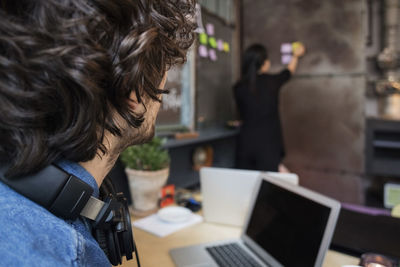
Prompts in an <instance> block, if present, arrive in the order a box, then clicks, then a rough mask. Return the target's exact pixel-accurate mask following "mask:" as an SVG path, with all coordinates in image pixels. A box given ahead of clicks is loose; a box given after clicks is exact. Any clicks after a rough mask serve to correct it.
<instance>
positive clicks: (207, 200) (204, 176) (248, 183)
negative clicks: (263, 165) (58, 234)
mask: <svg viewBox="0 0 400 267" xmlns="http://www.w3.org/2000/svg"><path fill="white" fill-rule="evenodd" d="M260 174H261V172H260V171H250V170H239V169H228V168H215V167H204V168H201V170H200V186H201V195H202V198H203V200H202V207H203V216H204V220H205V221H206V222H212V223H221V224H228V225H234V226H239V227H241V226H243V224H244V221H245V219H246V214H247V211H248V209H249V204H250V199H251V196H252V193H253V191H254V189H255V188H254V187H255V185H256V183H257V181H258V178H259V176H260ZM267 174H268V175H269V176H271V177H273V178H275V179H281V180H284V181H287V182H290V183H293V184H296V185H297V184H298V183H299V178H298V176H297V175H296V174H294V173H276V172H267Z"/></svg>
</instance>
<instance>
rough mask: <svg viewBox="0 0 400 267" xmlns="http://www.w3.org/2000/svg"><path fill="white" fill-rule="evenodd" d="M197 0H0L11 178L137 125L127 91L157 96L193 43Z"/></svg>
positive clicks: (1, 148) (89, 153)
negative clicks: (118, 119) (123, 126)
mask: <svg viewBox="0 0 400 267" xmlns="http://www.w3.org/2000/svg"><path fill="white" fill-rule="evenodd" d="M194 1H195V0H35V1H32V0H18V1H14V0H0V138H1V143H0V161H2V162H7V163H8V164H10V169H9V171H8V175H9V176H16V175H21V174H29V173H32V172H35V171H37V170H39V169H41V168H43V167H44V166H46V165H48V164H50V163H52V162H54V161H56V160H58V159H60V158H65V159H68V160H72V161H75V162H84V161H88V160H91V159H93V158H94V157H95V155H96V153H97V152H98V151H99V150H100V151H101V152H102V153H107V150H106V148H105V147H104V145H103V139H104V132H105V131H106V130H107V131H109V132H110V133H111V134H113V135H117V136H118V135H121V129H120V128H119V127H118V125H117V123H116V121H115V118H114V117H115V116H113V113H114V112H115V111H116V112H118V113H119V115H120V116H121V117H122V118H123V119H125V120H126V121H127V122H128V124H129V125H130V126H133V127H136V128H137V127H139V126H140V125H141V123H142V122H143V116H142V115H140V114H134V113H132V111H130V110H129V106H128V101H127V99H129V96H130V95H131V93H132V92H135V94H136V96H137V98H138V100H139V101H142V100H143V98H148V99H153V100H154V101H159V100H158V99H159V97H158V96H159V94H160V93H162V90H160V89H159V88H158V85H159V84H160V81H161V80H162V77H163V75H164V73H165V71H166V70H168V68H170V67H171V66H173V65H175V64H180V63H183V62H184V61H185V60H186V52H187V50H188V49H189V47H190V46H191V45H192V43H193V40H194V33H193V30H194V28H195V23H194V20H193V18H194V10H195V7H194V5H195V3H194Z"/></svg>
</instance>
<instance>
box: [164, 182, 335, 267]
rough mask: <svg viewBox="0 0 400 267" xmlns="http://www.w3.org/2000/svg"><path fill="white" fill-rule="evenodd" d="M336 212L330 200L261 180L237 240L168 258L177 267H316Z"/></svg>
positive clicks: (188, 249)
mask: <svg viewBox="0 0 400 267" xmlns="http://www.w3.org/2000/svg"><path fill="white" fill-rule="evenodd" d="M339 210H340V204H339V202H337V201H336V200H333V199H330V198H328V197H326V196H323V195H321V194H319V193H316V192H313V191H311V190H308V189H306V188H303V187H301V186H295V185H292V184H290V183H286V182H283V181H280V180H277V179H274V178H272V177H270V176H269V175H268V174H261V176H260V179H259V181H258V182H257V184H256V191H255V194H254V195H253V198H252V200H251V204H250V209H249V212H248V214H247V218H246V223H245V225H244V226H243V228H242V234H241V236H240V238H239V239H237V240H226V241H220V242H212V243H207V244H200V245H195V246H188V247H182V248H176V249H172V250H170V255H171V257H172V259H173V261H174V262H175V264H176V266H178V267H188V266H192V267H194V266H196V267H200V266H204V267H205V266H208V267H211V266H220V267H221V266H222V267H225V266H233V267H234V266H274V267H275V266H278V267H280V266H286V267H290V266H296V267H297V266H307V267H309V266H322V263H323V261H324V257H325V254H326V251H327V249H328V247H329V244H330V242H331V238H332V234H333V232H334V229H335V225H336V221H337V218H338V214H339ZM230 250H233V252H231V251H230ZM248 258H249V259H248ZM247 259H248V260H247ZM228 261H233V262H236V263H231V262H228Z"/></svg>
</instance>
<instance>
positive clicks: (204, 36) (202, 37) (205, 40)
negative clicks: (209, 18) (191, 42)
mask: <svg viewBox="0 0 400 267" xmlns="http://www.w3.org/2000/svg"><path fill="white" fill-rule="evenodd" d="M199 42H200V43H201V44H202V45H207V44H208V36H207V34H205V33H200V35H199Z"/></svg>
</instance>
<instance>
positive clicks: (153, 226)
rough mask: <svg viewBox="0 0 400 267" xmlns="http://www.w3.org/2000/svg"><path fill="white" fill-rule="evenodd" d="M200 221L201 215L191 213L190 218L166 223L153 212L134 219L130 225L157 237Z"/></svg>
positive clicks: (201, 219)
mask: <svg viewBox="0 0 400 267" xmlns="http://www.w3.org/2000/svg"><path fill="white" fill-rule="evenodd" d="M202 221H203V217H201V216H200V215H197V214H192V216H190V218H189V219H188V220H187V221H185V222H181V223H168V222H164V221H162V220H161V219H160V218H159V217H158V215H157V214H153V215H150V216H148V217H145V218H143V219H140V220H137V221H134V222H133V223H132V225H133V226H135V227H137V228H139V229H142V230H144V231H146V232H149V233H151V234H154V235H156V236H158V237H164V236H167V235H169V234H172V233H174V232H176V231H179V230H181V229H183V228H186V227H188V226H191V225H193V224H196V223H200V222H202Z"/></svg>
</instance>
